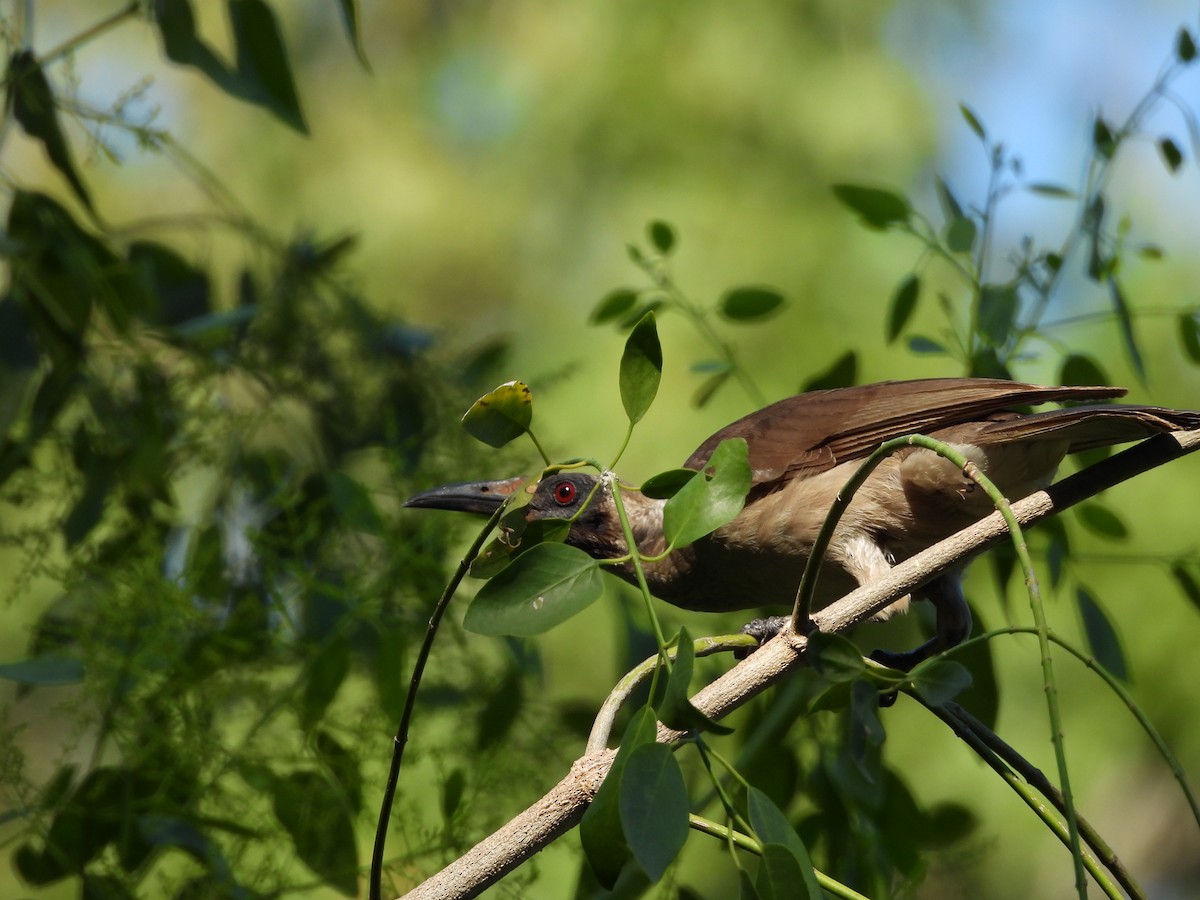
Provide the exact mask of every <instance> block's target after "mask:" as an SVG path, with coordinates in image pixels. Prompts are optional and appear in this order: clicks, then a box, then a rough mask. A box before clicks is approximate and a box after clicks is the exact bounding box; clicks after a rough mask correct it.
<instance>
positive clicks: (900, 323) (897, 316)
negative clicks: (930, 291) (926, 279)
mask: <svg viewBox="0 0 1200 900" xmlns="http://www.w3.org/2000/svg"><path fill="white" fill-rule="evenodd" d="M920 295H921V279H920V278H919V277H918V276H917V274H916V273H915V272H914V273H912V274H911V275H909V276H908V277H907V278H905V279H904V280H903V281H902V282H900V284H899V286H898V287H897V288H896V292H895V293H894V294H892V305H891V309H890V311H889V312H888V322H887V342H888V343H889V344H890V343H892V342H893V341H894V340H896V338H898V337H899V336H900V332H902V331H904V329H905V327H906V326H907V325H908V320H909V319H911V318H912V315H913V313H914V312H915V311H916V309H917V300H918V299H919V298H920Z"/></svg>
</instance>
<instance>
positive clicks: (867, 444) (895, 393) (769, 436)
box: [684, 378, 1125, 484]
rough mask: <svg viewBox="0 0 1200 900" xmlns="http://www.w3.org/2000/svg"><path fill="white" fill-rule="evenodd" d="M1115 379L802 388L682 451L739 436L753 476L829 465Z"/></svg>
mask: <svg viewBox="0 0 1200 900" xmlns="http://www.w3.org/2000/svg"><path fill="white" fill-rule="evenodd" d="M1124 393H1125V389H1124V388H1117V387H1040V386H1038V385H1032V384H1021V383H1019V382H1014V381H1004V380H1000V379H989V378H928V379H921V380H917V381H883V382H879V383H877V384H866V385H862V386H859V387H850V388H835V389H833V390H827V391H810V392H809V393H807V394H798V395H796V396H795V397H789V398H787V399H786V400H780V401H779V402H778V403H773V404H771V405H770V406H768V407H765V408H764V409H760V410H759V411H758V412H753V413H751V414H750V415H748V416H745V417H743V418H741V419H738V420H737V421H736V422H733V423H732V424H730V425H727V426H725V427H724V428H722V429H721V430H720V431H718V432H717V433H716V434H714V435H713V436H712V437H710V438H709V439H708V440H706V441H705V442H704V443H703V444H701V445H700V446H699V447H697V448H696V451H695V452H694V453H693V454H692V455H691V456H690V457H688V460H687V462H685V463H684V466H685V467H686V468H689V469H700V468H703V467H704V464H705V463H706V462H708V458H709V457H710V456H711V455H712V452H713V450H715V449H716V446H717V444H719V443H720V442H721V441H723V440H725V439H727V438H736V437H742V438H745V439H746V442H747V444H748V445H749V448H750V468H751V470H752V472H753V479H754V483H755V484H764V483H767V482H771V481H775V480H777V479H780V478H783V477H785V476H788V477H797V476H802V475H804V474H814V473H816V472H821V471H825V470H826V469H831V468H833V467H834V466H835V465H837V464H838V463H841V462H844V461H845V460H848V459H857V458H861V457H864V456H866V455H867V454H869V453H870V452H871V451H872V450H874V449H875V448H876V447H878V446H879V444H881V443H882V442H883V441H886V440H889V439H891V438H895V437H901V436H903V435H906V434H929V433H931V432H934V431H940V430H941V429H944V428H948V427H950V426H953V425H958V424H962V423H965V422H978V421H982V420H986V419H987V418H988V417H989V416H991V415H992V414H995V413H998V412H1002V411H1005V410H1011V409H1013V408H1014V407H1019V406H1022V405H1025V404H1036V403H1046V402H1049V401H1053V400H1092V399H1101V398H1110V397H1120V396H1122V395H1123V394H1124Z"/></svg>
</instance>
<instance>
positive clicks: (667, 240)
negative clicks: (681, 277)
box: [646, 219, 676, 256]
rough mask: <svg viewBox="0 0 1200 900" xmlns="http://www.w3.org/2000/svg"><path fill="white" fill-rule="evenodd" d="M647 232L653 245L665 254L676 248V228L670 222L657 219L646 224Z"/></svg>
mask: <svg viewBox="0 0 1200 900" xmlns="http://www.w3.org/2000/svg"><path fill="white" fill-rule="evenodd" d="M646 233H647V235H648V236H649V238H650V244H651V246H653V247H654V249H655V250H657V251H658V252H659V253H661V254H663V255H664V256H665V255H666V254H668V253H670V252H671V251H672V250H673V249H675V243H676V239H675V229H674V227H672V225H671V223H670V222H664V221H662V220H661V219H655V220H654V221H652V222H651V223H650V224H649V225H647V226H646Z"/></svg>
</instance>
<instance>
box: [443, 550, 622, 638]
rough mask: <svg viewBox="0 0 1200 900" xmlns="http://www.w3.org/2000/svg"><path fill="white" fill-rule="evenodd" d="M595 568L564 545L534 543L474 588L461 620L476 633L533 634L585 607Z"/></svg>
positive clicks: (593, 589) (596, 590)
mask: <svg viewBox="0 0 1200 900" xmlns="http://www.w3.org/2000/svg"><path fill="white" fill-rule="evenodd" d="M602 591H603V583H602V582H601V581H600V564H599V563H597V562H596V561H595V560H594V559H592V558H591V557H590V556H588V555H587V554H586V553H584V552H583V551H582V550H580V549H579V548H577V547H572V546H570V545H569V544H538V545H536V546H534V547H531V548H530V549H529V550H527V551H526V552H525V553H522V554H521V555H520V556H518V557H517V558H516V559H514V560H513V561H512V564H511V565H509V566H508V567H507V568H506V569H504V570H503V571H502V572H500V573H499V574H497V575H495V576H493V577H492V579H491V581H489V582H488V583H487V584H485V585H484V586H483V587H482V588H480V589H479V593H478V594H476V595H475V599H474V600H473V601H472V602H471V605H470V606H469V607H468V608H467V614H466V616H464V617H463V627H464V628H466V629H467V630H468V631H473V632H475V633H476V634H491V635H501V634H509V635H525V636H528V635H534V634H541V633H542V632H544V631H548V630H549V629H551V628H553V627H554V626H555V625H558V624H559V623H561V622H565V621H566V620H567V619H569V618H571V616H573V615H575V614H576V613H578V612H582V611H583V610H584V609H586V608H587V607H589V606H591V605H592V604H593V603H594V602H595V601H596V600H597V599H598V598H599V597H600V594H601V592H602Z"/></svg>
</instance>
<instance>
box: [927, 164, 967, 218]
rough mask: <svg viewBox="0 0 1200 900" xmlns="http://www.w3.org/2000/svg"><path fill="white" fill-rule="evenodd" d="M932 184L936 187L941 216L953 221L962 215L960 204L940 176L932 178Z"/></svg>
mask: <svg viewBox="0 0 1200 900" xmlns="http://www.w3.org/2000/svg"><path fill="white" fill-rule="evenodd" d="M934 185H935V186H936V187H937V196H938V203H940V204H941V206H942V216H943V217H945V220H946V221H947V222H953V221H954V220H955V219H961V218H962V217H963V208H962V204H960V203H959V202H958V198H957V197H955V196H954V192H953V191H951V190H950V186H949V185H948V184H946V182H945V181H943V180H942V176H940V175H938V176H936V177H935V178H934Z"/></svg>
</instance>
